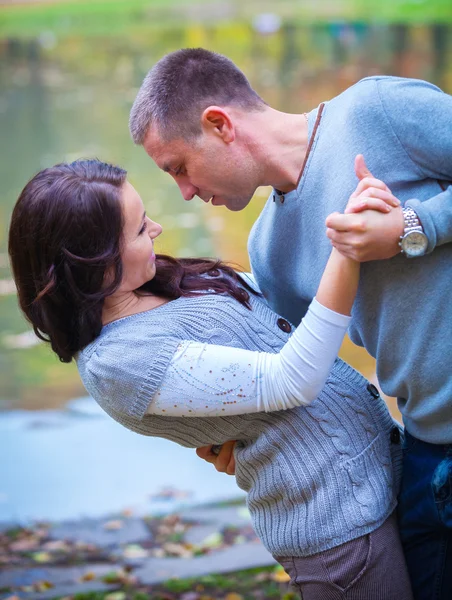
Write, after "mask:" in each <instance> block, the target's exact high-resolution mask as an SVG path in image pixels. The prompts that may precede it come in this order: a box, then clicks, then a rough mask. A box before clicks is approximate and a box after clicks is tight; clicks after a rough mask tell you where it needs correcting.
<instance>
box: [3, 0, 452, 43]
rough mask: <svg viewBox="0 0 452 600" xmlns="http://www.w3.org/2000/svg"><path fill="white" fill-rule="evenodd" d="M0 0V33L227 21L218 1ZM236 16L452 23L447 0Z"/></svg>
mask: <svg viewBox="0 0 452 600" xmlns="http://www.w3.org/2000/svg"><path fill="white" fill-rule="evenodd" d="M4 2H5V0H0V37H11V36H19V37H33V36H36V35H39V34H40V33H42V32H43V31H53V32H54V33H56V34H58V35H80V34H82V35H117V34H119V33H123V32H125V31H129V30H136V31H139V30H148V31H149V30H152V28H155V27H161V26H164V25H165V24H166V25H174V24H178V23H179V24H188V23H190V22H192V23H193V22H197V21H204V19H205V18H207V22H212V21H213V22H215V21H217V20H225V18H230V17H224V16H221V14H222V13H221V12H219V16H218V17H215V3H216V0H210V1H209V0H66V1H63V2H58V1H57V0H56V1H55V2H50V3H42V4H41V3H36V4H31V5H30V4H10V3H8V4H5V3H4ZM230 4H231V7H232V10H231V11H230V12H231V14H232V15H233V16H234V20H249V19H250V18H252V16H253V15H255V14H258V13H263V12H276V13H279V14H280V15H281V16H282V17H283V18H290V19H291V20H295V21H299V22H302V23H306V24H309V23H315V22H317V23H318V22H330V21H338V20H346V21H355V22H356V21H359V22H363V23H365V22H366V23H369V22H381V23H394V22H402V23H406V24H408V23H431V22H442V23H444V22H450V23H452V2H451V1H450V0H342V1H335V0H317V1H316V2H314V1H313V0H311V1H310V2H294V1H293V0H279V2H278V3H275V2H274V1H273V0H272V1H270V0H259V1H258V0H250V1H249V2H247V3H243V2H239V1H238V0H230Z"/></svg>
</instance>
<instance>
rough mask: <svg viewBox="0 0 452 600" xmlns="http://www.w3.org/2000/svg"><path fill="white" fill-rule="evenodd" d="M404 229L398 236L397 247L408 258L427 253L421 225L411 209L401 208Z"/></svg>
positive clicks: (425, 238) (426, 241)
mask: <svg viewBox="0 0 452 600" xmlns="http://www.w3.org/2000/svg"><path fill="white" fill-rule="evenodd" d="M402 212H403V218H404V221H405V229H404V230H403V235H401V236H400V242H399V246H400V248H401V249H402V252H403V253H404V254H405V256H407V257H408V258H414V257H416V256H423V255H424V254H425V253H426V252H427V246H428V239H427V236H426V235H425V233H424V229H423V227H422V223H421V222H420V220H419V217H418V216H417V214H416V213H415V212H414V210H413V209H412V208H408V207H406V208H403V209H402Z"/></svg>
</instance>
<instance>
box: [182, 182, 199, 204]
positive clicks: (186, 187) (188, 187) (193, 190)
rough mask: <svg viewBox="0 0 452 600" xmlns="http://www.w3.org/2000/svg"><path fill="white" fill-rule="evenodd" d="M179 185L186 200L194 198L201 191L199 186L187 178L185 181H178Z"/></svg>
mask: <svg viewBox="0 0 452 600" xmlns="http://www.w3.org/2000/svg"><path fill="white" fill-rule="evenodd" d="M177 185H178V186H179V189H180V192H181V194H182V196H183V198H184V200H192V199H193V198H194V196H196V195H197V193H198V192H199V190H198V188H197V187H196V186H195V185H193V184H192V183H190V182H189V181H188V180H187V179H185V180H184V181H178V182H177Z"/></svg>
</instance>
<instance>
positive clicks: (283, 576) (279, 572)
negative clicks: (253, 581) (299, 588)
mask: <svg viewBox="0 0 452 600" xmlns="http://www.w3.org/2000/svg"><path fill="white" fill-rule="evenodd" d="M271 578H272V580H273V581H276V582H277V583H288V582H289V581H290V575H288V574H287V573H286V572H285V571H284V569H283V568H282V567H277V568H276V569H275V571H274V573H272V576H271Z"/></svg>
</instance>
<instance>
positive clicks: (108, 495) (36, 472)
mask: <svg viewBox="0 0 452 600" xmlns="http://www.w3.org/2000/svg"><path fill="white" fill-rule="evenodd" d="M0 440H1V441H0V449H1V452H2V467H1V477H0V526H1V523H2V522H4V523H16V522H19V523H22V524H26V523H28V522H31V521H36V520H57V521H58V520H66V519H72V518H77V517H96V516H103V515H105V514H113V513H118V512H120V511H122V510H124V509H127V510H131V511H132V512H133V513H134V514H145V513H146V514H149V513H152V514H156V513H162V512H169V511H174V510H176V509H178V508H179V507H181V506H184V505H187V504H199V503H204V502H207V501H215V500H223V499H228V498H236V497H238V496H240V495H243V492H241V491H240V490H239V489H238V488H237V486H236V483H235V478H234V477H229V476H226V475H221V474H220V473H217V472H216V471H215V469H214V468H213V467H212V466H211V465H208V464H207V463H205V462H204V461H201V460H199V458H197V456H196V454H195V451H194V450H189V449H186V448H182V447H180V446H178V445H177V444H172V443H171V442H169V441H167V440H160V439H155V438H148V437H145V436H141V435H137V434H135V433H132V432H131V431H129V430H127V429H125V428H124V427H122V426H121V425H119V424H118V423H116V422H114V421H113V420H112V419H110V418H109V417H108V416H107V415H106V414H105V413H104V412H103V411H102V410H101V409H100V408H98V407H97V404H96V403H95V402H94V400H92V399H91V398H80V399H77V400H74V401H71V402H70V403H69V404H68V405H67V406H66V408H65V409H60V410H47V411H34V412H31V411H8V412H4V413H0Z"/></svg>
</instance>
